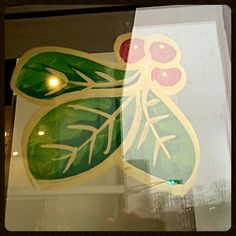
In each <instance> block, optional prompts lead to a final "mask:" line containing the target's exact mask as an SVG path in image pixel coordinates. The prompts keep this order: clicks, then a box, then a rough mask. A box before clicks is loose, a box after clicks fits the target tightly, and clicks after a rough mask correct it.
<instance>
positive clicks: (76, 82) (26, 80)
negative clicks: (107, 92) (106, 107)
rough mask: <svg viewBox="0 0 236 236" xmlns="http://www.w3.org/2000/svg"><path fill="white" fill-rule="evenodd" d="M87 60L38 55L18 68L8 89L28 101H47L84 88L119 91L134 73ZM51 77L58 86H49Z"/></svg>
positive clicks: (47, 53)
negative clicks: (11, 89)
mask: <svg viewBox="0 0 236 236" xmlns="http://www.w3.org/2000/svg"><path fill="white" fill-rule="evenodd" d="M85 55H87V54H85ZM87 57H89V55H87ZM87 57H86V56H76V55H72V54H69V53H62V52H55V51H45V52H44V51H43V52H39V53H38V54H36V55H34V56H32V57H30V58H29V59H27V60H26V62H25V63H23V65H21V67H20V70H19V72H18V74H17V78H16V79H15V80H14V81H13V84H12V87H13V89H15V88H16V89H17V90H19V91H21V93H24V94H26V95H27V96H30V97H32V98H36V99H45V100H51V99H53V98H55V97H57V96H59V95H62V94H65V93H71V92H75V91H82V90H84V89H86V88H88V87H89V88H90V89H101V88H119V87H121V86H122V85H123V83H122V81H123V79H124V77H125V76H126V77H127V76H130V75H132V74H133V73H134V72H135V71H129V72H128V71H125V70H122V69H114V68H112V67H110V66H105V65H103V64H101V63H98V62H96V61H94V60H92V59H89V58H87ZM17 67H18V66H17ZM51 78H57V80H58V82H57V83H58V84H59V85H60V86H57V87H56V88H55V89H54V88H52V87H50V84H49V80H50V79H51ZM58 88H59V89H58Z"/></svg>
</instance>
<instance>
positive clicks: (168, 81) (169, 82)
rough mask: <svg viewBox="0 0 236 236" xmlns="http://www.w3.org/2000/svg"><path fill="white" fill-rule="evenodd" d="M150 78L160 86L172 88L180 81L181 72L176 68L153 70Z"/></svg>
mask: <svg viewBox="0 0 236 236" xmlns="http://www.w3.org/2000/svg"><path fill="white" fill-rule="evenodd" d="M151 76H152V80H155V81H157V82H158V84H160V85H161V86H173V85H175V84H176V83H177V82H178V81H179V80H180V78H181V71H180V70H179V69H177V68H171V69H165V70H162V69H159V68H155V69H153V71H152V75H151Z"/></svg>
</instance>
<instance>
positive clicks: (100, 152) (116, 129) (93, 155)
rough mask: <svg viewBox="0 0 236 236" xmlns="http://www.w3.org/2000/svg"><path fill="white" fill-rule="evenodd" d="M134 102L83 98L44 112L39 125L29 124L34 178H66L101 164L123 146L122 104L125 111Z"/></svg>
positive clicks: (29, 157)
mask: <svg viewBox="0 0 236 236" xmlns="http://www.w3.org/2000/svg"><path fill="white" fill-rule="evenodd" d="M134 101H135V99H133V98H132V99H131V98H129V97H127V98H89V99H80V100H74V101H70V102H67V103H64V104H61V105H59V106H57V107H55V108H53V109H51V110H50V111H49V112H48V113H47V112H44V114H43V115H42V117H41V118H40V120H39V122H37V124H35V123H33V124H29V126H30V127H32V126H33V127H34V128H33V129H32V130H31V131H30V135H29V136H28V139H27V159H28V160H27V161H28V166H29V169H30V172H31V173H32V175H33V176H34V178H36V179H38V180H46V179H48V180H50V179H51V180H52V179H63V178H66V177H70V176H75V175H79V174H81V173H84V172H86V171H88V170H90V169H92V168H93V167H95V166H97V165H99V164H101V163H102V162H103V161H104V160H106V159H107V158H108V157H109V156H111V155H112V154H113V153H114V151H115V150H117V148H118V147H119V146H120V145H121V142H122V139H123V134H121V132H122V128H121V106H122V114H126V112H131V110H132V109H134V108H135V102H134ZM33 122H34V121H33ZM40 131H41V132H40ZM39 134H43V135H39Z"/></svg>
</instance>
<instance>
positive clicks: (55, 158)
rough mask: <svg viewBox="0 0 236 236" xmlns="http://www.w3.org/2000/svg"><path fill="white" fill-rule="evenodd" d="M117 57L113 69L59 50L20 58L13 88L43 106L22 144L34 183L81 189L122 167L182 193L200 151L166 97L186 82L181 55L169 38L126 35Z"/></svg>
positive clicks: (34, 52) (44, 49) (81, 54)
mask: <svg viewBox="0 0 236 236" xmlns="http://www.w3.org/2000/svg"><path fill="white" fill-rule="evenodd" d="M114 53H115V55H116V57H117V62H116V63H111V62H109V61H106V60H104V59H102V58H100V59H99V58H98V57H95V56H93V55H90V54H88V53H85V52H81V51H76V50H72V49H67V48H60V47H41V48H35V49H32V50H30V51H28V52H26V53H25V54H24V55H23V56H22V58H20V60H19V62H18V64H17V66H16V68H15V70H14V73H13V77H12V81H11V87H12V89H13V90H14V91H15V93H16V94H18V95H20V96H23V97H24V98H25V99H27V100H29V101H31V102H32V103H36V104H40V105H41V106H42V108H41V109H39V110H38V112H37V113H36V114H35V115H34V116H33V117H32V119H31V120H30V122H29V123H28V125H27V126H26V128H25V131H24V135H23V140H22V150H23V158H24V160H25V166H26V169H27V172H28V173H29V176H30V179H31V180H32V183H33V184H34V186H36V187H41V186H60V185H65V184H70V183H84V182H85V181H88V180H89V179H90V178H96V177H97V176H99V175H100V174H101V173H102V172H105V171H107V170H108V169H109V168H111V167H112V166H113V165H118V166H119V167H120V168H122V170H124V171H125V173H127V174H129V175H131V176H132V177H134V178H136V179H138V180H139V181H141V182H143V183H145V184H150V183H154V182H155V183H158V182H159V183H160V184H157V185H156V188H158V189H159V190H160V191H165V192H171V193H174V194H185V193H186V192H187V191H188V190H189V189H190V188H191V186H192V184H193V180H194V178H195V177H196V174H197V169H198V163H199V152H200V151H199V144H198V140H197V136H196V134H195V132H194V130H193V128H192V126H191V124H190V123H189V121H188V120H187V118H186V117H185V116H184V115H183V113H182V112H181V111H180V109H179V108H178V107H177V106H176V105H175V104H174V103H173V102H172V100H171V99H170V98H169V95H173V94H176V93H177V92H179V91H180V90H181V89H182V88H183V87H184V85H185V83H186V73H185V70H184V69H183V67H182V66H181V64H180V60H181V51H180V49H179V48H178V46H177V45H176V43H175V42H173V41H172V40H170V39H169V38H167V37H166V36H164V35H151V36H144V35H134V34H132V35H131V34H130V33H128V34H124V35H121V36H119V37H118V38H117V40H116V42H115V45H114ZM136 160H142V162H137V161H136ZM137 163H139V164H137ZM140 163H141V164H140ZM142 163H146V164H147V165H148V167H149V168H148V170H147V168H146V166H147V165H146V164H142ZM170 180H171V181H172V182H173V183H176V184H169V183H170V182H171V181H170ZM172 182H171V183H172Z"/></svg>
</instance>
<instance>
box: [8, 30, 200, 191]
mask: <svg viewBox="0 0 236 236" xmlns="http://www.w3.org/2000/svg"><path fill="white" fill-rule="evenodd" d="M130 35H131V34H125V35H121V36H120V37H118V39H117V40H116V43H115V45H114V52H115V54H116V56H117V55H118V54H117V53H118V51H119V50H118V49H119V48H118V46H119V45H120V44H121V43H122V41H123V40H124V39H126V38H128V37H130ZM135 35H137V34H135ZM137 37H139V38H140V37H145V38H146V36H137ZM153 38H154V37H153ZM153 38H152V37H149V40H152V39H153ZM144 42H146V41H144ZM48 51H53V52H61V53H69V54H72V55H75V56H81V57H84V58H87V59H90V60H93V61H95V62H97V63H100V64H102V65H105V66H110V67H111V68H113V69H120V70H124V69H125V68H126V67H127V64H124V63H123V64H122V63H120V64H117V63H111V62H108V61H106V60H105V59H99V58H97V57H96V56H93V55H90V54H88V53H84V52H80V51H77V50H73V49H68V48H60V47H40V48H36V49H32V50H30V51H28V52H26V53H25V54H24V55H23V56H22V58H21V59H20V60H19V63H18V64H17V66H16V68H15V70H14V72H13V76H12V81H11V88H12V89H13V90H14V91H15V92H16V94H19V95H21V96H23V97H24V98H26V99H27V100H31V101H32V102H33V103H37V104H40V105H50V106H47V107H43V108H41V109H40V110H39V111H38V112H36V113H35V115H34V116H33V117H32V119H31V120H30V122H29V123H28V125H27V126H26V128H25V131H24V135H23V138H22V148H23V157H24V158H23V159H24V163H25V167H26V170H27V173H28V175H29V177H30V180H31V182H32V183H33V185H34V186H35V187H36V188H40V187H58V186H65V185H67V183H71V184H73V183H74V184H78V183H84V182H87V181H88V180H90V179H93V178H95V177H97V175H98V174H99V173H100V174H101V173H104V172H105V171H106V170H108V168H110V167H111V166H113V165H115V164H116V165H118V166H119V167H120V168H121V169H123V170H124V171H125V172H127V174H128V175H130V174H131V175H132V176H133V177H136V178H137V179H138V180H139V181H141V182H143V183H145V184H150V180H151V183H152V182H156V181H162V182H163V181H164V180H162V179H159V178H157V177H153V176H150V175H149V174H147V173H145V172H143V171H141V170H139V169H138V168H135V167H133V166H132V165H130V164H128V163H127V162H126V161H125V160H124V159H122V158H121V157H122V156H124V155H125V153H126V152H127V150H128V149H129V148H130V146H131V145H132V143H133V140H134V138H135V136H136V134H137V130H138V128H137V124H140V121H141V117H142V112H140V111H141V110H140V107H141V104H140V101H139V99H140V98H139V95H137V94H138V93H139V92H140V89H139V86H140V85H144V83H143V81H142V83H139V82H138V83H136V84H135V85H134V86H132V87H131V88H124V89H122V88H121V89H109V90H107V89H99V90H93V91H91V90H89V89H84V90H83V91H80V92H78V91H76V92H72V93H70V94H63V95H61V96H60V97H58V98H55V99H52V100H51V101H42V100H41V99H34V98H31V97H30V96H27V95H25V94H24V93H22V92H21V91H19V90H18V89H17V88H16V87H15V82H16V79H17V76H18V74H19V72H20V70H21V68H22V66H23V65H24V64H25V62H27V61H28V60H29V58H31V57H32V56H35V55H37V54H39V53H42V52H48ZM179 55H181V54H179ZM118 58H119V55H118ZM179 58H180V57H179ZM120 61H121V60H120ZM144 61H145V59H144V60H141V61H140V62H139V63H134V65H130V64H129V65H128V68H129V69H138V65H141V64H142V63H143V62H144ZM149 64H150V61H149ZM157 64H158V63H157V62H155V66H156V65H157ZM170 65H171V66H175V67H178V68H182V67H181V66H180V64H179V61H178V60H176V61H175V64H168V65H162V64H160V65H159V66H160V68H162V69H165V68H167V67H168V68H169V66H170ZM182 69H183V68H182ZM144 71H146V72H147V68H144ZM183 71H184V69H183ZM184 73H185V72H184ZM141 74H146V73H142V71H141ZM125 79H127V78H125ZM185 82H186V74H185V77H184V82H182V84H181V85H180V86H179V87H178V88H177V89H176V88H175V89H172V91H168V90H164V91H163V89H162V87H161V88H159V87H158V86H157V85H156V86H154V87H151V86H150V84H152V83H153V82H149V83H147V84H149V86H150V87H149V86H148V87H149V89H151V90H152V91H153V92H154V93H155V94H158V98H160V100H162V102H163V103H165V104H166V105H167V106H168V107H169V108H170V109H171V111H172V112H173V113H174V114H175V115H176V117H177V118H178V119H179V121H180V122H181V123H182V124H183V126H184V128H185V129H186V131H187V132H188V134H189V135H190V137H191V139H192V142H193V145H194V150H195V154H196V162H195V166H194V169H193V172H192V175H191V177H190V178H189V179H188V181H187V182H186V183H185V184H183V185H178V186H172V187H171V188H170V187H169V186H168V185H167V184H164V183H163V184H161V185H158V186H157V188H158V189H159V190H160V191H166V192H172V193H174V194H178V195H183V194H185V193H186V192H187V191H188V189H189V188H191V186H192V184H193V181H194V179H195V178H196V173H197V169H198V165H199V156H200V148H199V144H198V140H197V136H196V134H195V132H194V130H193V128H192V126H191V124H190V123H189V121H188V120H187V119H186V118H185V116H184V115H183V113H182V112H181V111H180V110H179V108H178V107H177V106H176V105H175V104H174V103H173V102H172V101H171V100H170V99H169V98H168V97H167V96H166V95H165V94H173V93H176V92H177V91H179V90H180V89H181V88H182V87H183V86H184V84H185ZM146 86H147V85H146ZM146 86H145V87H146ZM136 89H137V91H138V92H137V91H136ZM135 91H136V92H135ZM135 94H136V96H137V97H136V111H135V116H134V120H133V123H132V125H131V128H130V130H129V132H128V135H127V137H126V138H125V140H124V141H123V144H122V145H121V146H120V147H119V148H118V149H117V150H116V151H115V152H114V153H113V154H112V155H111V156H110V157H109V158H107V159H106V160H104V161H103V163H102V165H98V166H96V167H94V168H93V169H91V170H89V171H86V172H84V173H82V174H79V175H78V176H72V177H68V178H66V179H58V180H36V179H35V178H34V177H33V176H32V175H31V173H30V170H29V166H28V162H27V150H26V148H24V147H27V145H25V144H26V143H27V141H28V138H29V135H30V132H31V131H32V129H33V127H34V125H35V124H36V123H38V121H39V120H40V119H41V118H42V117H43V116H44V115H45V114H46V113H47V112H49V111H50V110H51V109H53V108H55V107H56V106H58V105H60V104H62V103H66V102H68V101H72V100H75V99H79V98H83V99H85V98H86V99H87V98H95V97H104V96H106V97H118V96H124V95H125V96H134V95H135ZM127 168H128V171H127Z"/></svg>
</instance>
